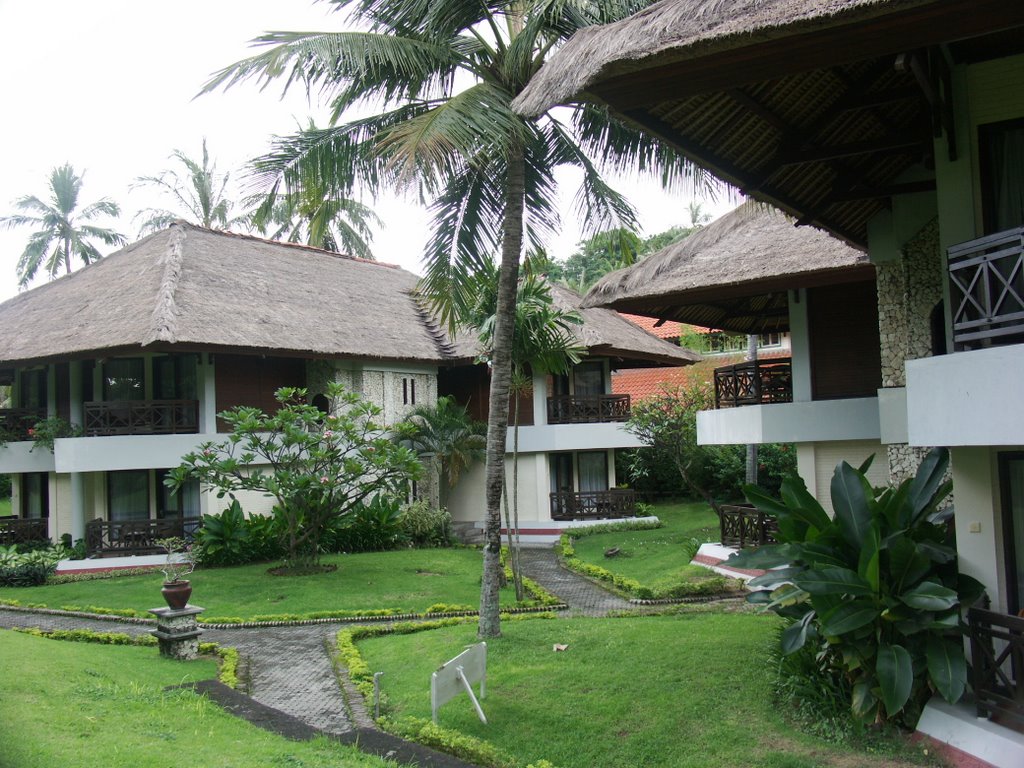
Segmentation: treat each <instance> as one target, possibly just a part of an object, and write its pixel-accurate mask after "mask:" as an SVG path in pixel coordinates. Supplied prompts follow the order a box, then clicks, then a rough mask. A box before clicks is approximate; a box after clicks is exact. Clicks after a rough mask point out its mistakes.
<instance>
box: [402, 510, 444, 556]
mask: <svg viewBox="0 0 1024 768" xmlns="http://www.w3.org/2000/svg"><path fill="white" fill-rule="evenodd" d="M401 525H402V531H403V533H404V534H405V537H406V538H407V539H408V540H409V543H410V544H412V545H413V546H414V547H443V546H446V545H448V544H449V543H450V542H451V538H452V516H451V514H450V513H449V512H448V510H447V509H445V508H444V507H441V508H437V507H434V506H431V504H430V502H428V501H426V500H423V499H420V500H418V501H414V502H412V503H411V504H406V505H405V506H404V507H403V508H402V517H401Z"/></svg>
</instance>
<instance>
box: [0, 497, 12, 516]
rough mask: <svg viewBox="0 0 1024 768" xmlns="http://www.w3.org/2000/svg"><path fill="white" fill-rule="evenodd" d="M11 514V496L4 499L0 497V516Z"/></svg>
mask: <svg viewBox="0 0 1024 768" xmlns="http://www.w3.org/2000/svg"><path fill="white" fill-rule="evenodd" d="M10 515H11V497H10V496H8V497H7V498H6V499H0V517H9V516H10Z"/></svg>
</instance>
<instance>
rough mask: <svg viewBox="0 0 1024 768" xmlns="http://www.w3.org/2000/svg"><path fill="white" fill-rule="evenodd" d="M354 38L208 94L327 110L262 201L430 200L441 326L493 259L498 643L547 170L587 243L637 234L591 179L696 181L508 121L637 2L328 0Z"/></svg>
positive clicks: (491, 452) (616, 143) (281, 153)
mask: <svg viewBox="0 0 1024 768" xmlns="http://www.w3.org/2000/svg"><path fill="white" fill-rule="evenodd" d="M332 2H333V3H334V5H335V6H336V7H337V8H338V9H343V10H346V11H347V12H348V21H349V22H350V23H351V24H352V25H353V26H354V27H358V28H359V29H358V31H344V32H335V33H292V32H271V33H267V34H266V35H264V36H262V37H260V38H257V40H256V41H254V42H255V44H256V45H258V46H262V47H265V48H266V49H267V50H265V51H263V52H261V53H259V54H257V55H255V56H252V57H250V58H248V59H244V60H242V61H240V62H237V63H235V64H233V65H231V66H229V67H227V68H225V69H224V70H222V71H220V72H218V73H216V74H215V75H214V76H213V77H212V78H211V79H210V81H209V82H208V83H207V84H206V86H205V88H204V90H205V91H211V90H214V89H216V88H218V87H221V86H224V87H231V86H233V85H236V84H238V83H241V82H244V81H247V80H250V79H255V80H258V81H260V82H261V83H262V84H263V85H264V86H265V85H267V84H268V83H269V82H271V81H273V80H276V79H278V78H283V79H284V80H285V83H286V85H285V89H286V90H287V88H288V87H289V86H291V85H293V84H300V83H301V85H302V87H304V88H306V89H314V88H316V89H319V91H320V92H321V93H323V94H325V95H327V96H328V97H329V98H330V99H331V107H332V111H333V117H332V119H334V120H336V121H337V120H339V119H340V118H341V117H342V116H343V115H345V114H347V113H348V112H349V110H350V108H353V107H360V108H362V109H363V110H364V112H365V110H366V108H372V109H373V112H372V114H369V116H365V117H359V118H355V119H352V120H350V121H349V122H344V123H341V124H335V125H332V126H331V127H329V128H323V129H308V130H305V131H302V132H300V133H299V134H297V135H295V136H292V137H285V138H282V139H278V140H277V141H276V143H275V144H274V147H273V149H272V150H271V152H270V153H269V154H268V155H266V156H264V157H263V158H260V160H259V161H258V165H259V170H260V175H259V177H258V181H259V183H260V184H261V185H262V186H263V188H264V189H267V190H269V191H271V192H274V191H275V190H277V189H279V188H280V187H281V186H282V185H283V186H284V188H286V189H287V188H293V187H301V186H302V185H303V184H304V183H308V180H309V179H317V182H318V184H320V185H322V188H323V189H325V190H327V191H330V192H331V193H333V194H341V195H347V194H348V193H349V192H350V191H351V190H352V189H353V188H354V185H355V184H356V182H357V181H359V182H361V183H363V184H366V185H367V186H368V187H369V188H370V189H376V188H377V187H379V186H381V185H385V184H386V185H391V186H398V187H404V188H407V189H410V190H411V191H413V192H416V193H418V194H419V195H420V196H421V198H422V199H424V200H430V201H431V211H432V212H433V215H434V225H433V232H432V236H431V238H430V239H429V241H428V243H427V245H426V253H425V262H426V275H425V277H424V279H423V283H422V290H423V292H424V295H425V296H426V297H427V298H428V299H429V300H430V302H431V304H432V307H433V309H434V310H435V311H436V312H437V313H438V315H439V316H440V318H441V319H442V320H443V321H445V322H446V323H447V324H448V325H449V327H451V328H454V327H455V325H456V324H457V322H458V320H459V317H460V315H461V314H462V313H463V312H464V311H465V310H466V308H467V307H469V306H470V305H471V304H472V303H473V301H474V298H475V297H474V296H473V295H472V289H471V283H470V281H469V280H468V279H467V278H468V277H469V276H470V275H472V274H473V273H474V272H475V271H477V270H478V269H480V268H481V267H482V266H483V265H484V264H486V263H489V262H490V261H491V260H492V259H493V257H494V254H495V253H500V281H499V291H498V302H497V312H496V315H495V324H494V356H493V363H492V376H491V391H490V404H491V408H490V414H489V417H488V430H487V458H486V466H487V480H486V508H487V517H486V538H487V544H486V548H485V554H484V574H483V583H482V587H481V606H480V625H479V634H480V636H482V637H491V636H496V635H498V634H500V623H499V616H498V579H497V568H496V563H497V561H498V559H499V555H500V551H501V538H500V530H501V511H500V505H501V497H502V486H503V470H504V456H505V433H506V430H507V426H508V424H507V422H508V408H507V404H508V400H509V384H510V381H511V372H512V359H511V355H510V352H511V345H512V329H513V324H514V316H515V300H516V285H517V282H518V275H519V263H520V259H521V258H522V257H523V253H524V244H528V245H529V247H530V249H531V250H532V251H533V252H537V251H539V250H540V249H541V247H542V245H543V243H544V241H545V239H546V237H547V236H548V235H550V234H551V233H552V232H553V231H554V230H555V229H556V227H557V225H558V216H557V213H556V211H555V204H554V201H555V186H554V181H553V178H554V169H555V168H556V167H557V166H560V165H570V166H576V167H578V168H580V169H582V171H583V183H582V187H581V190H580V193H579V194H578V195H577V198H576V199H577V211H576V215H578V216H579V217H580V218H581V219H582V220H583V221H585V222H586V223H587V225H588V226H589V227H590V228H591V229H592V230H594V231H600V230H605V229H611V228H614V227H619V226H621V227H627V228H630V229H633V228H635V226H636V220H635V219H636V217H635V214H634V211H633V209H632V208H631V207H630V205H629V204H628V202H627V201H626V200H625V198H623V197H622V196H621V195H620V194H618V193H617V192H615V190H613V189H612V188H611V187H610V186H609V184H608V183H607V181H606V180H605V178H604V176H603V175H602V168H612V169H616V170H624V169H632V170H635V169H640V170H645V171H651V170H654V171H657V172H659V173H660V174H661V175H662V178H663V179H664V180H665V181H666V182H668V183H671V182H675V181H679V180H685V179H691V180H692V179H695V178H699V179H701V180H702V181H704V185H705V186H708V187H709V188H710V185H709V182H708V181H707V180H708V178H709V177H708V176H706V175H704V174H703V173H699V172H697V171H695V169H694V167H693V166H692V165H690V164H688V163H687V162H686V161H684V160H683V159H682V158H681V157H679V156H678V155H676V154H674V153H673V152H672V151H671V150H669V149H667V148H665V147H663V146H662V145H660V144H659V143H657V141H656V140H655V139H652V138H650V137H649V136H646V135H645V134H643V133H642V132H640V131H637V130H636V129H634V128H632V127H630V126H627V125H625V124H623V123H620V122H617V121H615V120H613V119H612V118H611V117H610V115H609V113H608V111H607V110H605V109H603V108H601V107H598V106H593V105H583V104H577V105H573V106H570V107H569V108H567V109H566V110H564V111H562V112H558V113H548V114H544V115H541V116H540V117H537V118H529V119H528V118H524V117H521V116H520V115H518V114H516V113H515V112H514V111H513V110H512V107H511V104H512V100H513V99H514V98H515V97H516V95H517V94H519V93H520V92H521V91H522V90H523V88H524V87H525V85H526V83H527V81H528V80H529V79H530V77H531V76H532V75H533V74H534V73H535V72H536V71H537V69H538V68H539V67H540V65H541V64H542V63H543V61H544V58H545V56H546V55H547V54H548V53H549V52H550V51H551V50H552V49H553V48H554V47H555V46H557V45H558V44H559V43H560V42H562V41H564V40H565V39H566V38H567V37H569V36H570V35H571V34H572V33H573V32H575V31H576V30H577V29H580V28H582V27H585V26H589V25H593V24H603V23H607V22H611V21H615V20H617V19H620V18H623V17H625V16H628V15H630V14H632V13H633V12H635V11H637V10H639V9H641V8H643V7H645V6H646V5H649V4H650V3H649V0H622V1H619V0H600V1H599V2H590V3H570V2H565V0H492V1H491V2H486V3H466V2H460V0H432V2H422V0H332Z"/></svg>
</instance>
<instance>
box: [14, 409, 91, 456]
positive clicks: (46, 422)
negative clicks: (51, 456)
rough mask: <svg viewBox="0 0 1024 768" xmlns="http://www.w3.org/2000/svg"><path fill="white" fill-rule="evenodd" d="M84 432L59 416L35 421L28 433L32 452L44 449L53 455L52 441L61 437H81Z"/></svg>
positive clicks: (76, 425)
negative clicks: (31, 443)
mask: <svg viewBox="0 0 1024 768" xmlns="http://www.w3.org/2000/svg"><path fill="white" fill-rule="evenodd" d="M84 434H85V432H84V431H83V430H82V427H81V426H79V425H78V424H72V423H71V422H69V421H68V420H67V419H65V418H63V417H61V416H50V417H49V418H46V419H43V420H42V421H37V422H36V423H35V424H34V425H33V426H32V428H31V429H29V431H28V436H29V437H31V438H32V442H33V445H32V450H35V449H36V448H45V449H46V450H48V451H49V452H50V453H53V441H54V440H58V439H60V438H62V437H81V436H82V435H84Z"/></svg>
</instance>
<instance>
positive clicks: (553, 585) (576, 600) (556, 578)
mask: <svg viewBox="0 0 1024 768" xmlns="http://www.w3.org/2000/svg"><path fill="white" fill-rule="evenodd" d="M520 562H521V563H522V566H523V573H525V574H526V575H527V576H528V577H529V578H531V579H533V580H534V581H536V582H537V583H538V584H540V585H541V586H542V587H544V589H546V590H548V591H549V592H551V593H552V594H554V595H557V596H558V597H560V598H561V599H562V602H564V603H565V604H566V605H568V606H569V612H568V613H569V615H570V616H606V615H608V613H609V612H610V611H629V610H636V606H635V605H633V604H632V603H630V602H629V601H628V600H623V599H622V598H621V597H619V596H618V595H613V594H612V593H611V592H608V591H607V590H604V589H602V588H601V587H599V586H597V585H596V584H595V583H594V582H592V581H590V579H585V578H583V577H582V576H580V575H579V574H576V573H573V572H572V571H567V570H566V569H565V568H563V567H562V566H561V565H559V563H558V557H557V556H556V555H555V552H554V550H552V549H548V548H544V549H540V548H537V549H533V548H531V549H524V550H522V553H521V554H520Z"/></svg>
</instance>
